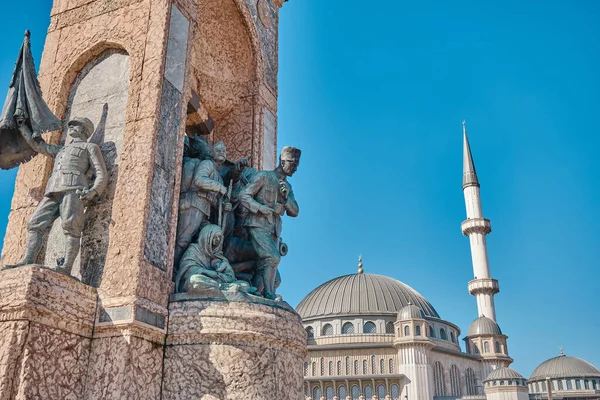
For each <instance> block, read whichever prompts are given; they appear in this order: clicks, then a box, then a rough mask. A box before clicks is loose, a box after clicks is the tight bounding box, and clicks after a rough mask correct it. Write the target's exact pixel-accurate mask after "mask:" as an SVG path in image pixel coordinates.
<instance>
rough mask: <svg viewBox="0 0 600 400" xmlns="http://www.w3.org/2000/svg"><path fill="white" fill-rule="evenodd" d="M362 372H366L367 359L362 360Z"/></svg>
mask: <svg viewBox="0 0 600 400" xmlns="http://www.w3.org/2000/svg"><path fill="white" fill-rule="evenodd" d="M363 374H364V375H366V374H367V360H363Z"/></svg>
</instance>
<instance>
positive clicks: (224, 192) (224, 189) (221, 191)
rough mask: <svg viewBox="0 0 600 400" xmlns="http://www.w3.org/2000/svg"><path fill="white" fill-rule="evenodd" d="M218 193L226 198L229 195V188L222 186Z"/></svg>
mask: <svg viewBox="0 0 600 400" xmlns="http://www.w3.org/2000/svg"><path fill="white" fill-rule="evenodd" d="M217 193H219V194H220V195H222V196H225V195H226V194H227V188H226V187H225V186H223V185H221V186H219V189H218V190H217Z"/></svg>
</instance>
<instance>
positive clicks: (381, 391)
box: [340, 385, 385, 400]
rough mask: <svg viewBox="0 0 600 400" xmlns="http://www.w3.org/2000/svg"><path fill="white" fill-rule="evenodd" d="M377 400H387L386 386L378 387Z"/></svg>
mask: <svg viewBox="0 0 600 400" xmlns="http://www.w3.org/2000/svg"><path fill="white" fill-rule="evenodd" d="M377 398H378V399H379V400H385V386H383V385H379V386H377ZM340 400H343V399H340Z"/></svg>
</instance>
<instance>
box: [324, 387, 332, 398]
mask: <svg viewBox="0 0 600 400" xmlns="http://www.w3.org/2000/svg"><path fill="white" fill-rule="evenodd" d="M325 398H326V399H327V400H333V388H332V387H331V386H327V389H325Z"/></svg>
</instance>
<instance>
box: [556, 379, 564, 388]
mask: <svg viewBox="0 0 600 400" xmlns="http://www.w3.org/2000/svg"><path fill="white" fill-rule="evenodd" d="M557 382H558V390H563V383H562V379H560V380H558V381H557Z"/></svg>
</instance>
